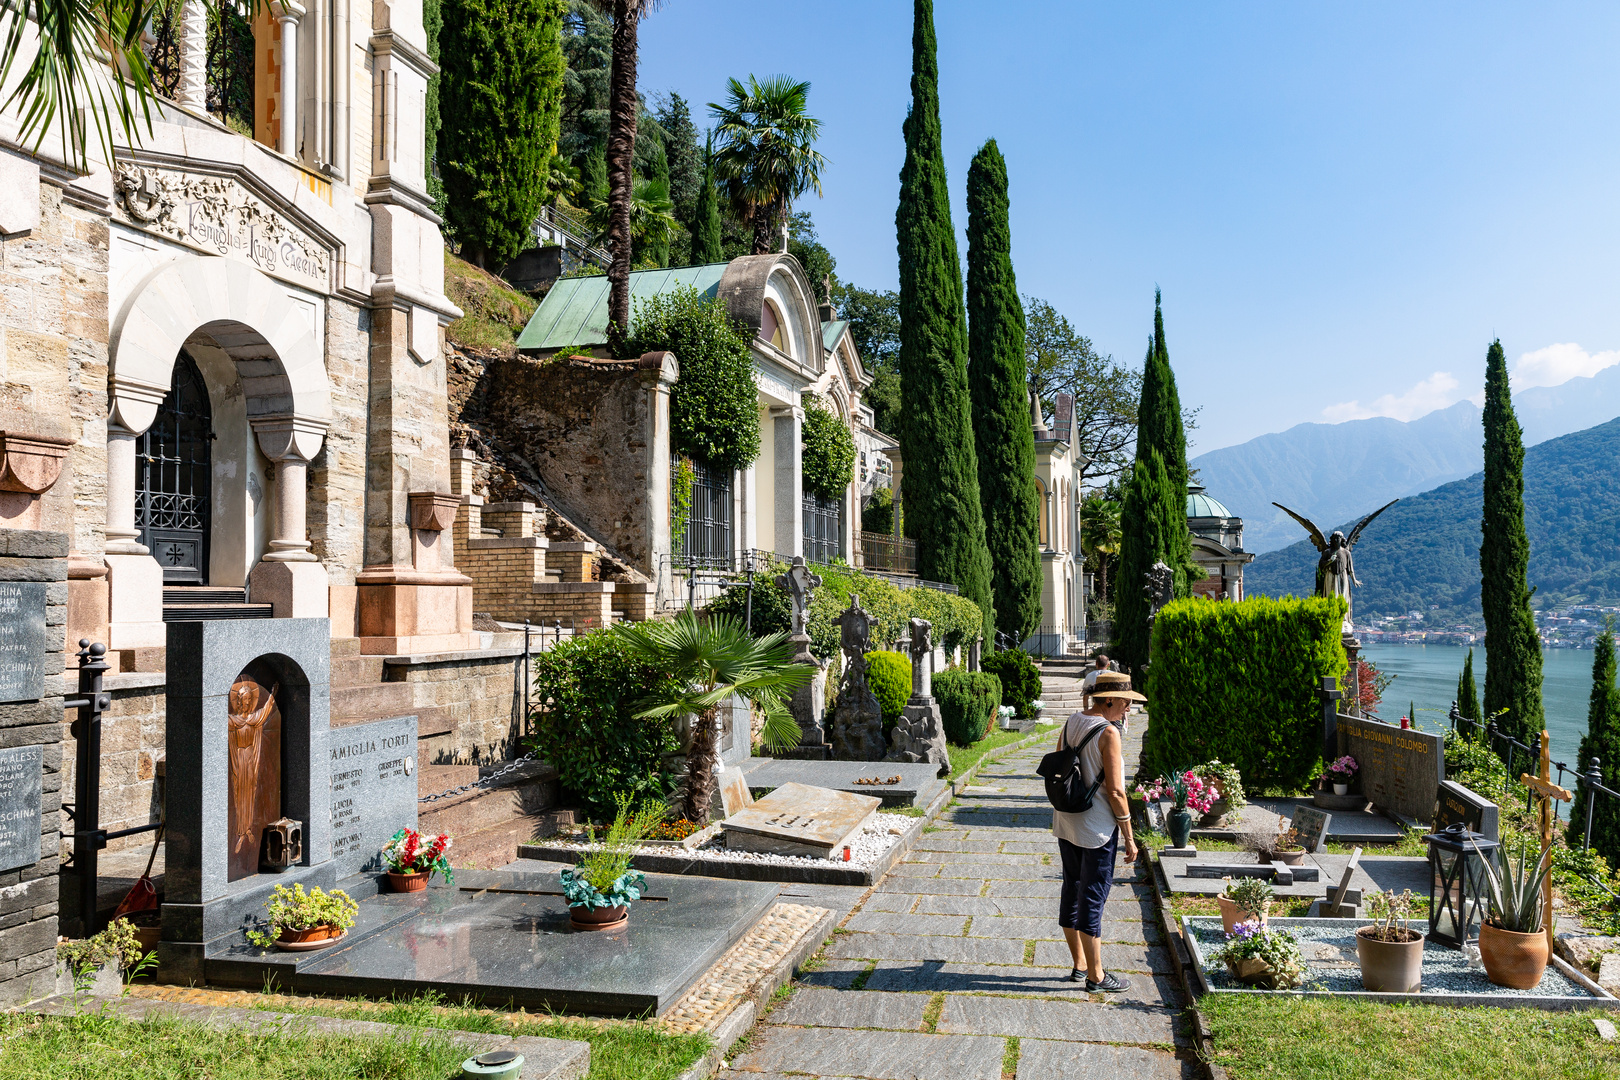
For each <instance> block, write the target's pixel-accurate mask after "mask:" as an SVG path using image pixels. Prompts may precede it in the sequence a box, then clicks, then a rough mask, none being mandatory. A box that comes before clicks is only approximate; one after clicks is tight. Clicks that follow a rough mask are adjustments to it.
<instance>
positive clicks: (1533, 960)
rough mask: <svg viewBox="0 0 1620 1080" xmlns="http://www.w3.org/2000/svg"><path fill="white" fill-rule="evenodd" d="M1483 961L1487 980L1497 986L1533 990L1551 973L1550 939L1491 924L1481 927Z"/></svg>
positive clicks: (1545, 936) (1481, 957)
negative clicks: (1547, 971)
mask: <svg viewBox="0 0 1620 1080" xmlns="http://www.w3.org/2000/svg"><path fill="white" fill-rule="evenodd" d="M1479 959H1480V962H1481V963H1483V964H1484V965H1485V977H1486V978H1487V979H1489V980H1491V982H1493V983H1495V984H1496V985H1497V986H1506V987H1509V988H1511V989H1513V990H1533V989H1535V987H1536V986H1537V985H1538V984H1539V983H1540V982H1541V975H1542V972H1544V971H1546V970H1547V935H1546V934H1545V933H1542V932H1540V931H1538V932H1536V933H1534V934H1518V933H1514V932H1513V931H1512V930H1503V929H1502V928H1501V927H1499V926H1494V925H1492V924H1491V923H1490V922H1488V921H1487V922H1484V923H1481V924H1480V927H1479Z"/></svg>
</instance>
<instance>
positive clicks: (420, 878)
mask: <svg viewBox="0 0 1620 1080" xmlns="http://www.w3.org/2000/svg"><path fill="white" fill-rule="evenodd" d="M432 873H433V871H431V870H418V871H416V872H415V873H414V874H396V873H394V871H392V870H390V871H388V887H389V888H390V889H392V890H394V891H395V892H421V891H422V890H423V889H425V888H427V883H428V878H429V877H430V876H431V875H432Z"/></svg>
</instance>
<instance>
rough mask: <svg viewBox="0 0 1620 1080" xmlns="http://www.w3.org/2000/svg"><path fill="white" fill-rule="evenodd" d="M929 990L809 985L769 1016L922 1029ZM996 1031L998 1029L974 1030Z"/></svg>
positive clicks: (793, 1021) (797, 1022) (807, 1023)
mask: <svg viewBox="0 0 1620 1080" xmlns="http://www.w3.org/2000/svg"><path fill="white" fill-rule="evenodd" d="M929 1000H930V995H928V994H868V993H867V992H866V991H864V990H827V989H822V988H820V987H808V988H806V989H803V990H800V991H799V992H798V993H796V994H794V995H793V997H792V999H791V1000H790V1001H789V1002H788V1003H787V1004H786V1005H784V1006H783V1007H782V1008H780V1009H777V1010H775V1011H773V1012H772V1013H771V1015H770V1016H769V1017H767V1019H766V1022H767V1023H770V1024H786V1025H794V1026H798V1027H821V1028H889V1029H892V1030H895V1031H920V1030H921V1029H922V1020H923V1013H924V1011H926V1010H927V1008H928V1002H929ZM969 1034H976V1035H992V1034H995V1032H989V1031H983V1032H970V1033H969ZM1109 1041H1112V1042H1144V1041H1152V1040H1143V1039H1113V1040H1109Z"/></svg>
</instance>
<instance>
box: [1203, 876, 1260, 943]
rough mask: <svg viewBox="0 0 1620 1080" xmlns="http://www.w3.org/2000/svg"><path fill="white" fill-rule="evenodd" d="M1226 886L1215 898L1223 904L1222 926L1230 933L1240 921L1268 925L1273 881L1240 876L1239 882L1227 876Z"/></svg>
mask: <svg viewBox="0 0 1620 1080" xmlns="http://www.w3.org/2000/svg"><path fill="white" fill-rule="evenodd" d="M1225 880H1226V888H1224V889H1222V890H1221V894H1220V895H1219V896H1217V897H1216V898H1215V900H1216V902H1217V903H1219V904H1220V905H1221V927H1222V929H1224V930H1225V931H1226V932H1227V933H1228V934H1230V933H1231V932H1232V930H1233V928H1234V927H1236V926H1237V925H1238V924H1239V923H1245V922H1252V923H1258V924H1259V925H1261V926H1264V925H1266V915H1267V913H1268V912H1269V911H1270V910H1271V896H1272V893H1271V882H1269V881H1265V880H1263V879H1261V878H1252V877H1246V878H1238V880H1237V884H1235V885H1234V884H1233V883H1232V879H1231V878H1226V879H1225Z"/></svg>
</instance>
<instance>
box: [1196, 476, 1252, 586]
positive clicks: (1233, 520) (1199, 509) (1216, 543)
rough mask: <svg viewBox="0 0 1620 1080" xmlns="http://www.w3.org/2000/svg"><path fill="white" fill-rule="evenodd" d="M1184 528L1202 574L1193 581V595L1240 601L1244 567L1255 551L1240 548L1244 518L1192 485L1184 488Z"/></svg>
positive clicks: (1249, 561) (1250, 561) (1250, 560)
mask: <svg viewBox="0 0 1620 1080" xmlns="http://www.w3.org/2000/svg"><path fill="white" fill-rule="evenodd" d="M1187 528H1188V530H1189V531H1190V532H1191V533H1192V556H1193V562H1194V563H1196V564H1198V566H1199V567H1200V568H1202V569H1203V571H1204V575H1205V577H1204V580H1202V581H1195V582H1193V586H1192V590H1193V595H1194V596H1207V597H1209V598H1210V599H1212V600H1234V601H1235V600H1242V599H1243V568H1244V567H1245V566H1247V565H1249V564H1250V563H1252V562H1253V561H1254V553H1253V552H1251V551H1244V550H1243V519H1242V518H1240V517H1238V516H1237V515H1235V514H1233V513H1232V511H1230V510H1228V509H1227V508H1226V506H1225V505H1224V504H1223V503H1221V502H1220V501H1219V500H1217V499H1215V498H1214V497H1213V496H1211V495H1210V494H1209V493H1208V492H1206V491H1205V490H1204V489H1203V488H1202V487H1201V486H1198V485H1194V486H1192V487H1189V488H1188V489H1187Z"/></svg>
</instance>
